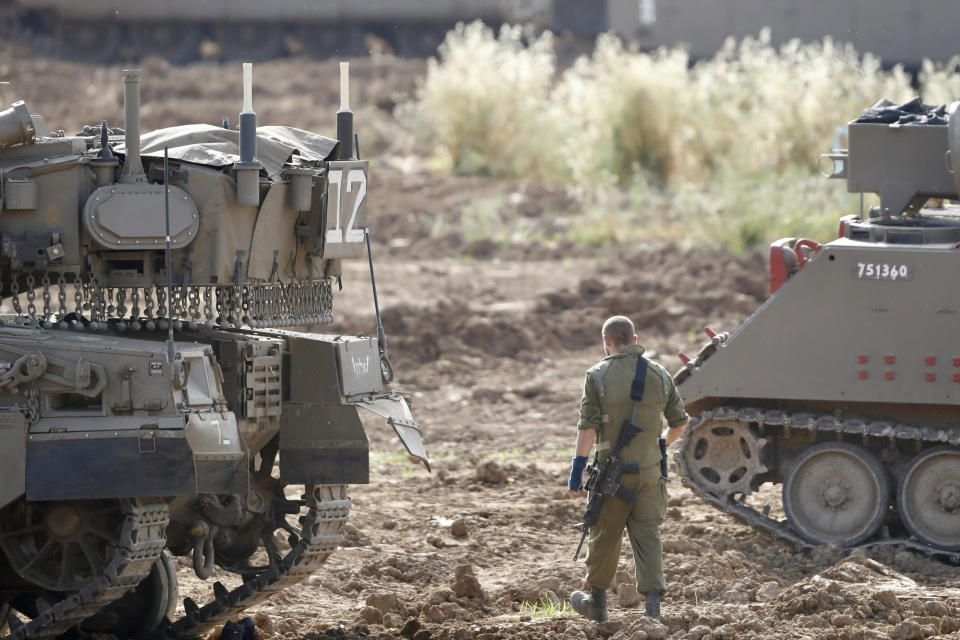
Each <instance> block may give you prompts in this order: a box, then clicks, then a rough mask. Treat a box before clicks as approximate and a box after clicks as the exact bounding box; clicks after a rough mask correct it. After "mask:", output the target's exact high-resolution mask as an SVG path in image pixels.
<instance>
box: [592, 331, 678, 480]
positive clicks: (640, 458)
mask: <svg viewBox="0 0 960 640" xmlns="http://www.w3.org/2000/svg"><path fill="white" fill-rule="evenodd" d="M643 351H644V349H643V347H642V346H641V345H638V344H637V345H630V346H628V347H626V348H624V349H623V350H622V351H620V352H618V353H614V354H611V355H609V356H607V357H606V358H604V359H603V360H601V361H600V362H598V363H597V364H595V365H594V366H592V367H590V369H588V370H587V376H586V379H585V380H584V381H583V398H582V399H581V400H580V420H579V422H578V423H577V428H578V429H596V430H597V434H598V435H597V444H598V447H597V456H598V458H599V459H600V460H603V459H604V458H606V456H607V454H608V453H609V451H610V448H611V447H612V446H613V444H614V442H615V441H616V439H617V434H618V433H619V432H620V427H621V426H622V425H623V421H624V419H625V418H630V417H631V415H632V414H633V405H634V400H633V398H631V397H630V387H631V385H632V384H633V378H634V376H635V375H636V371H637V359H638V358H639V357H641V356H642V354H643ZM648 362H649V365H648V366H647V377H646V379H645V380H644V391H643V400H642V401H641V402H640V404H639V406H638V407H637V414H636V419H635V420H634V422H635V423H636V424H638V425H639V426H641V427H642V428H643V432H642V433H641V434H639V435H638V436H637V437H636V438H634V439H633V442H631V443H630V445H629V446H628V447H627V448H626V449H624V451H623V453H622V454H621V457H620V459H621V461H622V462H624V463H626V464H637V465H640V467H641V468H643V467H647V466H650V465H654V464H659V463H660V448H659V446H658V445H657V440H658V439H659V438H660V431H661V429H662V423H661V416H664V417H666V419H667V425H668V426H669V427H670V428H671V429H673V428H677V427H680V426H683V424H685V423H686V421H687V413H686V411H684V409H683V400H682V399H681V398H680V393H679V392H678V391H677V387H676V385H675V384H674V383H673V378H672V377H671V376H670V374H669V373H667V370H666V369H664V368H663V366H662V365H660V364H659V363H657V362H653V361H652V360H648ZM604 445H608V446H606V447H605V446H604Z"/></svg>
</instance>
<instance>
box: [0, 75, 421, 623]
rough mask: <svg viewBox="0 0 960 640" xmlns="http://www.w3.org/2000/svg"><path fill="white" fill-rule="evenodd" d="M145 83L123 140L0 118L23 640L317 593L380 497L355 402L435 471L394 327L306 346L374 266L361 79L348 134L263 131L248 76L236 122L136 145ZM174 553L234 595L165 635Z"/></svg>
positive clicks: (5, 340)
mask: <svg viewBox="0 0 960 640" xmlns="http://www.w3.org/2000/svg"><path fill="white" fill-rule="evenodd" d="M140 82H141V77H140V72H139V71H124V72H123V87H124V101H125V107H124V115H125V124H124V129H123V130H118V129H110V128H109V127H108V126H107V123H106V122H103V123H101V124H99V125H95V126H89V127H85V128H84V130H83V131H82V132H81V133H80V134H78V135H75V136H68V135H64V134H63V133H62V132H59V133H56V134H50V133H49V132H47V131H46V126H45V124H44V122H43V120H42V118H40V117H39V116H36V115H33V114H31V113H30V112H29V110H28V109H27V107H26V105H24V104H23V103H22V102H17V103H15V104H14V105H13V107H12V108H10V109H8V110H6V111H4V112H2V113H0V177H2V180H0V184H2V188H3V189H2V213H0V256H2V257H0V287H2V288H0V292H2V295H3V298H4V304H6V305H9V306H10V307H11V308H12V310H13V314H11V315H8V316H4V317H3V318H2V323H0V464H2V466H3V468H4V474H3V479H2V483H0V549H2V553H0V638H3V639H4V640H8V639H16V640H26V639H29V638H49V637H55V636H59V635H62V634H64V633H65V632H67V631H69V630H71V629H73V628H76V627H79V628H80V629H81V630H84V631H87V632H98V631H108V632H110V633H113V634H115V635H117V636H118V637H119V638H127V637H132V636H133V635H135V634H140V633H144V632H151V633H155V634H160V637H170V638H178V637H196V636H198V635H200V634H203V633H204V632H206V631H207V630H209V629H210V628H211V627H213V626H214V625H216V624H218V623H222V622H224V621H225V620H228V619H230V618H231V617H233V616H236V615H237V614H238V613H240V612H241V611H243V610H244V609H245V608H246V607H249V606H251V605H253V604H256V603H258V602H261V601H263V600H264V599H266V598H268V597H270V596H271V595H272V594H274V593H277V592H278V591H281V590H283V589H285V588H288V587H290V586H291V585H294V584H296V583H297V582H299V581H300V580H303V579H304V578H306V577H307V576H309V575H310V574H311V573H312V572H314V571H315V570H316V569H317V568H318V567H319V566H320V565H321V564H322V563H323V562H324V560H325V559H326V558H327V556H328V555H329V554H330V553H331V552H333V551H334V550H335V549H336V547H337V545H338V543H339V542H340V541H341V540H342V537H343V525H344V522H345V521H346V519H347V516H348V514H349V511H350V499H349V497H348V496H347V485H349V484H355V483H366V482H368V481H369V462H368V449H369V446H368V440H367V437H366V435H365V432H364V427H363V425H362V423H361V421H360V417H359V415H358V409H360V408H363V409H366V410H369V411H372V412H374V413H376V414H379V415H381V416H383V417H385V418H386V419H387V421H388V423H389V424H390V425H391V426H392V427H393V429H394V430H395V431H396V433H397V434H398V435H399V437H400V440H401V442H402V443H403V445H404V446H405V447H406V448H407V450H408V452H409V454H410V455H411V456H413V457H414V458H415V459H416V460H419V461H422V462H424V464H428V462H427V458H426V453H425V451H424V449H423V444H422V442H421V438H420V428H419V426H418V424H417V423H416V422H415V421H414V420H413V418H412V416H411V413H410V410H409V407H408V406H407V404H406V401H405V400H404V398H403V397H402V396H400V395H399V394H398V393H397V392H396V391H393V390H392V389H391V386H390V383H391V382H392V380H393V371H392V369H391V367H390V364H389V361H388V359H387V353H386V338H385V336H383V334H382V330H381V331H379V332H378V333H379V335H378V336H377V337H375V338H365V337H354V336H343V335H321V334H316V333H304V332H297V331H293V330H291V328H292V327H302V326H308V325H309V326H314V327H316V326H322V325H324V324H328V323H330V322H331V321H332V320H333V308H332V304H333V289H332V287H333V284H334V283H335V282H339V280H340V276H339V273H340V265H341V261H342V260H345V259H351V258H360V257H362V255H363V251H364V245H365V243H366V246H367V249H368V251H369V240H368V237H369V236H368V232H367V226H368V225H367V217H366V207H365V199H366V192H367V178H368V170H369V167H368V163H367V162H365V161H362V160H359V159H356V158H353V157H352V156H353V148H354V146H353V142H354V135H353V133H352V114H351V112H350V111H349V107H348V100H347V96H346V87H347V82H346V77H345V76H344V77H343V78H341V87H342V88H343V89H344V97H343V100H344V102H343V105H344V106H343V107H342V109H341V112H340V113H339V114H338V138H337V139H330V138H326V137H323V136H320V135H317V134H315V133H311V132H308V131H303V130H300V129H296V128H294V127H288V126H265V127H257V124H256V114H255V112H254V111H253V108H252V69H251V68H250V66H249V65H244V83H243V86H244V91H243V93H244V107H243V110H242V112H241V113H240V118H239V121H240V124H239V129H229V128H225V127H221V126H211V125H204V124H192V125H186V126H178V127H172V128H168V129H162V130H158V131H154V132H152V133H149V134H147V135H144V136H142V137H141V135H140V131H139V117H138V116H139V95H140V94H139V86H140ZM238 84H239V83H238ZM238 93H239V92H238ZM225 124H226V123H225ZM370 265H371V280H372V276H373V272H372V269H373V262H372V260H371V261H370ZM378 313H379V312H378ZM428 468H429V467H428ZM171 555H176V556H186V557H187V558H188V559H189V562H192V565H193V569H194V571H195V572H196V574H197V575H198V576H199V577H200V578H202V579H207V578H209V577H210V576H211V575H213V573H214V571H215V570H219V571H221V572H224V573H232V574H235V575H236V576H239V578H240V586H237V587H235V588H232V589H228V588H227V587H225V586H224V585H223V584H222V583H220V582H215V583H214V584H213V588H212V594H211V596H210V599H209V601H207V602H200V603H198V602H194V601H192V600H190V599H187V600H185V601H184V608H185V611H186V614H185V616H183V617H182V618H180V619H178V620H174V621H172V622H170V621H169V617H171V616H172V614H173V612H174V610H175V608H176V601H177V583H176V571H175V568H174V565H173V563H172V561H171Z"/></svg>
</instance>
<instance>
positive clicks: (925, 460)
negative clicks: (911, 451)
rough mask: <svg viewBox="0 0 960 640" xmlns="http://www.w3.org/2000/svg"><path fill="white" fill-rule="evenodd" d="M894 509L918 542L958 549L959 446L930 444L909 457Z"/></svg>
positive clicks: (959, 523) (959, 535)
mask: <svg viewBox="0 0 960 640" xmlns="http://www.w3.org/2000/svg"><path fill="white" fill-rule="evenodd" d="M897 511H899V513H900V520H901V521H902V522H903V524H904V526H905V527H906V528H907V530H908V531H909V532H910V533H911V534H912V535H913V536H914V537H916V538H917V539H918V540H920V541H921V542H925V543H927V544H929V545H933V546H935V547H937V548H939V549H943V550H946V551H957V550H960V449H956V448H954V447H934V448H933V449H927V450H926V451H923V452H922V453H920V454H919V455H918V456H916V457H915V458H914V459H913V460H911V461H910V464H908V465H907V468H906V469H905V470H904V472H903V475H902V476H901V478H900V483H899V487H898V488H897Z"/></svg>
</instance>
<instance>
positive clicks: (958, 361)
mask: <svg viewBox="0 0 960 640" xmlns="http://www.w3.org/2000/svg"><path fill="white" fill-rule="evenodd" d="M953 366H955V367H960V358H957V357H956V356H954V358H953Z"/></svg>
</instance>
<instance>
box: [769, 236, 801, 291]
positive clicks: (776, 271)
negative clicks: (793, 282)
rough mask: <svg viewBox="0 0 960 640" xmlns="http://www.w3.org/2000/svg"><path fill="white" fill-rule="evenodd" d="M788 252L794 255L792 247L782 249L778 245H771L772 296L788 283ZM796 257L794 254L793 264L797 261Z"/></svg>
mask: <svg viewBox="0 0 960 640" xmlns="http://www.w3.org/2000/svg"><path fill="white" fill-rule="evenodd" d="M786 251H789V252H790V253H791V254H793V249H791V248H790V247H781V246H778V245H777V244H776V243H774V244H772V245H770V295H773V294H774V293H776V292H777V289H779V288H780V287H781V285H783V283H784V282H786V281H787V264H786V258H785V256H784V254H785V253H786ZM795 255H796V254H793V256H794V259H793V260H792V262H795V261H796V258H795Z"/></svg>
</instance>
